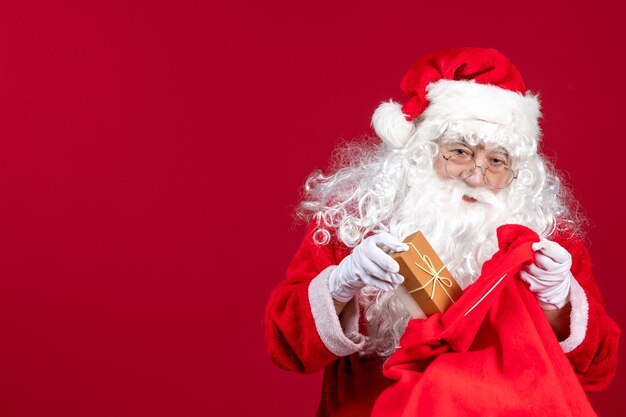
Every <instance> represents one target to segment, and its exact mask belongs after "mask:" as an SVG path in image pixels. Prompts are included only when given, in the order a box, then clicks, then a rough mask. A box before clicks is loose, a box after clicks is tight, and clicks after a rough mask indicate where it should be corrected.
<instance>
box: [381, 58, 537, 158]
mask: <svg viewBox="0 0 626 417" xmlns="http://www.w3.org/2000/svg"><path fill="white" fill-rule="evenodd" d="M401 86H402V90H403V91H404V93H405V94H406V95H407V96H408V100H406V102H405V103H404V104H403V105H400V104H399V103H396V102H394V101H389V102H385V103H382V104H381V105H380V106H379V107H378V108H377V109H376V111H375V112H374V115H373V117H372V125H373V126H374V129H375V130H376V133H377V134H378V135H379V136H380V138H381V139H382V140H383V142H384V143H385V144H386V145H387V146H389V147H391V148H404V147H406V146H407V145H408V144H409V143H410V142H411V141H413V140H424V139H423V138H424V137H427V138H428V139H427V140H434V139H437V137H438V135H441V134H443V133H444V132H452V133H454V134H457V135H459V136H465V137H468V136H473V137H475V138H477V139H481V140H485V141H490V142H494V143H497V144H499V145H502V146H504V147H505V148H507V149H510V150H514V149H516V148H518V147H520V146H521V147H523V148H524V149H526V150H528V151H531V152H536V150H537V144H538V142H539V138H540V130H539V123H538V119H539V117H540V116H541V112H540V105H539V100H538V98H537V96H536V95H533V94H532V93H531V92H529V91H526V87H525V86H524V81H523V80H522V77H521V75H520V73H519V71H518V70H517V68H515V66H514V65H513V64H512V63H511V61H509V60H508V59H507V58H506V57H505V56H504V55H502V54H501V53H499V52H498V51H496V50H494V49H487V48H453V49H446V50H443V51H438V52H434V53H431V54H429V55H426V56H424V57H422V58H420V59H419V60H418V61H417V62H416V63H415V64H414V65H413V66H412V67H411V68H410V69H409V71H408V72H407V73H406V75H405V76H404V78H403V79H402V85H401ZM420 127H422V128H424V129H426V134H423V135H420V134H419V132H420ZM424 129H422V131H423V130H424Z"/></svg>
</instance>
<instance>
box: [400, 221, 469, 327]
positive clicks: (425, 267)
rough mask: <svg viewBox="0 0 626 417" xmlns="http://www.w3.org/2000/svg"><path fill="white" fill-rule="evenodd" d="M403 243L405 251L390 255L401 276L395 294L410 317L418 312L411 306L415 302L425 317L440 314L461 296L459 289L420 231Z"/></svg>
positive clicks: (461, 292)
mask: <svg viewBox="0 0 626 417" xmlns="http://www.w3.org/2000/svg"><path fill="white" fill-rule="evenodd" d="M404 243H406V244H407V245H409V250H408V251H406V252H400V253H395V254H393V255H391V256H392V257H393V259H395V260H396V262H398V264H400V275H402V276H403V277H404V283H403V284H402V287H403V288H400V287H399V290H396V293H397V294H398V296H399V298H400V300H401V301H402V303H403V304H404V305H405V306H406V307H407V310H409V312H410V313H411V315H412V316H413V317H416V316H417V315H418V313H417V312H416V309H415V305H414V304H413V305H409V304H411V303H417V305H418V306H419V308H420V309H421V310H422V311H423V312H424V314H426V316H430V315H432V314H435V313H443V312H444V311H446V309H448V307H450V306H451V305H452V304H453V303H454V302H455V301H456V300H458V299H459V297H461V295H462V294H463V290H462V289H461V287H460V286H459V284H458V283H457V282H456V281H455V280H454V278H453V277H452V275H451V274H450V272H449V271H448V269H447V268H446V266H445V265H444V264H443V262H442V260H441V259H439V256H437V254H436V253H435V251H434V249H433V248H432V247H431V246H430V244H429V243H428V241H427V240H426V238H425V237H424V235H423V234H422V232H416V233H413V234H412V235H410V236H408V237H407V238H406V239H404Z"/></svg>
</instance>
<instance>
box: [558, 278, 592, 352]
mask: <svg viewBox="0 0 626 417" xmlns="http://www.w3.org/2000/svg"><path fill="white" fill-rule="evenodd" d="M570 301H571V303H572V312H571V314H570V335H569V337H568V338H567V339H565V340H564V341H562V342H560V344H561V348H562V349H563V352H565V353H569V352H571V351H573V350H574V349H576V348H577V347H578V345H580V344H581V343H582V342H583V340H584V339H585V335H586V334H587V322H588V321H589V301H588V300H587V295H586V294H585V290H583V288H582V287H581V286H580V284H579V283H578V282H577V281H576V279H572V284H571V288H570Z"/></svg>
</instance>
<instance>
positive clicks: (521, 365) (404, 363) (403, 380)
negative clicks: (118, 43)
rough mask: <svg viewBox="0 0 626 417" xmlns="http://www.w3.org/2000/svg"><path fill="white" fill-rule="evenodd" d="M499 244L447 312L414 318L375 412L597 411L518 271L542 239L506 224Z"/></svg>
mask: <svg viewBox="0 0 626 417" xmlns="http://www.w3.org/2000/svg"><path fill="white" fill-rule="evenodd" d="M497 233H498V242H499V247H500V250H499V251H498V252H497V253H496V254H495V255H494V256H493V258H492V259H491V260H489V261H487V262H486V263H485V264H484V266H483V269H482V271H481V276H480V278H479V279H478V280H477V281H476V282H475V283H474V284H472V285H470V286H469V287H468V288H467V289H466V290H465V293H464V294H463V296H462V297H461V298H460V299H459V300H458V301H457V302H456V303H455V304H453V305H452V306H451V307H450V308H449V309H448V310H447V311H446V312H445V313H443V314H441V313H437V314H434V315H432V316H430V317H428V318H427V319H415V320H411V321H410V322H409V324H408V326H407V329H406V331H405V333H404V335H403V336H402V338H401V339H400V347H399V348H398V349H397V350H396V352H395V353H394V354H393V355H392V356H391V357H390V358H389V360H388V361H387V362H386V363H385V365H384V369H383V372H384V375H385V376H386V377H387V378H390V379H392V380H394V381H395V383H394V384H393V385H392V386H391V387H389V388H388V389H386V390H385V391H383V393H382V394H381V395H380V397H379V398H378V399H377V401H376V404H375V406H374V410H373V412H372V416H374V417H396V416H398V417H399V416H402V417H408V416H420V417H424V416H480V417H484V416H507V417H512V416H542V417H543V416H595V415H596V414H595V412H594V411H593V409H592V408H591V405H590V403H589V401H588V399H587V396H586V394H585V392H584V391H583V388H582V386H581V384H580V382H579V381H578V379H577V377H576V375H575V373H574V371H573V369H572V366H571V365H570V363H569V361H568V359H567V358H566V356H565V354H564V353H563V350H562V348H561V346H560V345H559V343H558V341H557V339H556V337H555V335H554V332H553V330H552V328H551V327H550V324H549V323H548V321H547V319H546V317H545V315H544V313H543V311H542V310H541V308H540V307H539V304H538V303H537V300H536V299H535V297H534V295H533V294H532V293H531V292H530V291H529V289H528V288H527V286H526V285H525V284H524V283H523V282H522V281H521V280H520V279H518V278H517V277H516V275H517V274H518V272H519V270H520V269H521V268H522V267H523V266H524V265H525V264H528V263H531V262H532V261H533V251H532V249H531V244H532V243H533V242H536V241H538V240H539V237H538V236H537V234H536V233H535V232H533V231H532V230H530V229H528V228H526V227H523V226H519V225H505V226H502V227H500V228H499V229H498V232H497Z"/></svg>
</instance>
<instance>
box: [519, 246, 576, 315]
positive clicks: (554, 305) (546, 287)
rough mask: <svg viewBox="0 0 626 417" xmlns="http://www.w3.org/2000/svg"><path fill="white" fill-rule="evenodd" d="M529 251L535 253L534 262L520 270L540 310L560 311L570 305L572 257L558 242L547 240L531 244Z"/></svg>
mask: <svg viewBox="0 0 626 417" xmlns="http://www.w3.org/2000/svg"><path fill="white" fill-rule="evenodd" d="M532 249H533V250H534V251H535V261H534V264H531V265H526V266H525V267H524V268H522V270H521V271H520V276H521V278H522V280H523V281H525V282H526V283H527V284H528V285H529V287H530V290H531V291H532V292H533V293H534V294H535V297H536V298H537V300H538V301H539V305H540V306H541V308H543V309H544V310H556V309H559V308H563V307H564V306H565V305H566V304H567V303H568V302H569V291H570V285H571V281H572V279H573V277H572V273H571V272H570V268H571V267H572V255H570V253H569V252H568V251H567V250H566V249H564V248H563V247H562V246H561V245H559V244H558V243H556V242H553V241H551V240H547V239H543V240H541V242H535V243H533V245H532Z"/></svg>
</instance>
